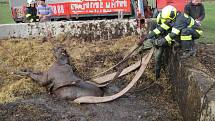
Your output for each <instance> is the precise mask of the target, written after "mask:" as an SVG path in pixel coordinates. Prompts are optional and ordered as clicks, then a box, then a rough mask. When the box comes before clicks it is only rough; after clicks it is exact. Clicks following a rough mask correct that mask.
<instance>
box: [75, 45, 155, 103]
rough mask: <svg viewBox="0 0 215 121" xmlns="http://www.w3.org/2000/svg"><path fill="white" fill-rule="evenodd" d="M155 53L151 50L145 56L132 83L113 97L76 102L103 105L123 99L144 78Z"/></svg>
mask: <svg viewBox="0 0 215 121" xmlns="http://www.w3.org/2000/svg"><path fill="white" fill-rule="evenodd" d="M153 53H154V48H152V49H151V50H150V52H149V53H148V54H146V55H145V57H144V60H142V63H141V67H140V69H139V70H138V72H137V73H136V75H135V76H134V78H133V79H132V81H131V82H130V83H129V84H128V85H127V86H126V87H125V88H124V89H123V90H121V91H120V92H118V93H116V94H114V95H111V96H104V97H94V96H85V97H80V98H77V99H75V100H74V102H75V103H79V104H81V103H103V102H109V101H112V100H115V99H117V98H119V97H121V96H122V95H124V94H125V93H126V92H127V91H129V90H130V89H131V88H132V87H133V86H134V84H136V82H137V81H138V80H139V78H140V77H141V76H142V74H143V72H144V70H145V69H146V67H147V64H148V63H149V61H150V59H151V57H152V54H153Z"/></svg>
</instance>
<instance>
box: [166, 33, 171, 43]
mask: <svg viewBox="0 0 215 121" xmlns="http://www.w3.org/2000/svg"><path fill="white" fill-rule="evenodd" d="M165 39H166V41H167V42H168V44H169V45H171V44H172V38H171V37H170V36H169V35H167V36H166V37H165Z"/></svg>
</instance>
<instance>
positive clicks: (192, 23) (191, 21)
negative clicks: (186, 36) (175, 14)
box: [188, 18, 195, 27]
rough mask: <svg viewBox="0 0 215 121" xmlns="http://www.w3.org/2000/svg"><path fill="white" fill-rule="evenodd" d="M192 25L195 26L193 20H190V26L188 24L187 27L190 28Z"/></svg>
mask: <svg viewBox="0 0 215 121" xmlns="http://www.w3.org/2000/svg"><path fill="white" fill-rule="evenodd" d="M194 24H195V20H194V19H193V18H191V20H190V24H189V26H188V27H192V26H193V25H194Z"/></svg>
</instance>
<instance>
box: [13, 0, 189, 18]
mask: <svg viewBox="0 0 215 121" xmlns="http://www.w3.org/2000/svg"><path fill="white" fill-rule="evenodd" d="M26 1H27V0H9V2H10V6H11V11H12V17H13V19H14V21H15V22H22V21H23V20H24V18H25V8H26V6H27V2H26ZM139 1H141V0H46V3H47V4H48V5H49V6H51V7H52V10H53V15H52V18H51V19H52V20H73V19H77V18H78V19H81V18H87V19H92V18H95V17H97V19H98V17H100V18H103V17H105V18H114V17H115V18H116V17H118V16H119V13H121V14H123V16H124V17H126V16H127V17H131V16H133V17H135V16H136V15H137V14H136V8H137V9H138V7H136V6H138V4H139V3H138V2H139ZM142 1H143V3H146V2H145V1H147V0H142ZM148 1H149V3H150V4H151V5H150V6H152V8H153V10H155V11H157V10H158V11H160V10H161V9H162V8H163V7H164V6H166V5H173V6H175V7H176V8H177V9H178V10H179V11H183V10H184V6H185V5H186V4H187V2H188V1H189V0H148ZM136 4H137V5H136ZM139 5H140V4H139ZM141 5H143V4H141ZM145 6H148V5H144V7H145ZM142 9H144V8H143V7H142Z"/></svg>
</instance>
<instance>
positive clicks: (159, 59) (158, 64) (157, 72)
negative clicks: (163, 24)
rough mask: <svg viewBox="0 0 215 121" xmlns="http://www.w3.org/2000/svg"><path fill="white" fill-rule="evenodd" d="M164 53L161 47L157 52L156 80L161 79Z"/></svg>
mask: <svg viewBox="0 0 215 121" xmlns="http://www.w3.org/2000/svg"><path fill="white" fill-rule="evenodd" d="M163 52H164V48H163V47H159V48H157V49H156V51H155V78H156V80H157V79H159V78H160V71H161V64H162V55H163Z"/></svg>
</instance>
